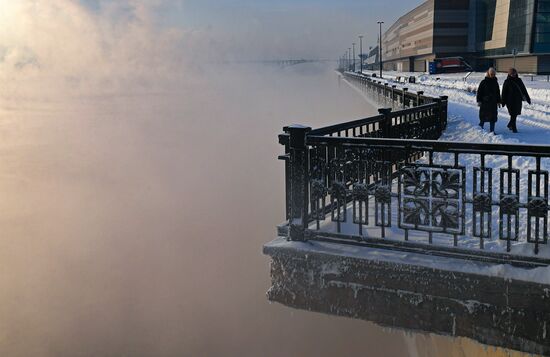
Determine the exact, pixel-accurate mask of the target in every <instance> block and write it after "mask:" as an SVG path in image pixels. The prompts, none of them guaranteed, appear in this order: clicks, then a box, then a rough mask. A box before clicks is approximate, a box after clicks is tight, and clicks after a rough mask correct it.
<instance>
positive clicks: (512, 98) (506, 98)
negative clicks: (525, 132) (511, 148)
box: [502, 68, 531, 133]
mask: <svg viewBox="0 0 550 357" xmlns="http://www.w3.org/2000/svg"><path fill="white" fill-rule="evenodd" d="M524 101H525V102H527V103H529V104H531V98H530V97H529V93H527V88H525V84H523V81H522V80H521V78H519V77H518V71H516V69H515V68H510V69H509V70H508V78H506V80H505V81H504V85H503V87H502V106H506V107H507V108H508V113H510V122H509V123H508V129H510V130H512V131H513V132H514V133H517V132H518V128H517V126H516V119H517V117H518V115H520V114H521V108H522V102H524Z"/></svg>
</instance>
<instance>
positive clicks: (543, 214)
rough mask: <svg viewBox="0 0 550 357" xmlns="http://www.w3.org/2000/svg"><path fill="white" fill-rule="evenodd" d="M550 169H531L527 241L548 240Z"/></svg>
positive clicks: (537, 242) (540, 241) (544, 242)
mask: <svg viewBox="0 0 550 357" xmlns="http://www.w3.org/2000/svg"><path fill="white" fill-rule="evenodd" d="M548 208H549V207H548V171H543V170H529V179H528V199H527V241H528V242H530V243H535V253H538V244H540V243H542V244H546V243H547V242H548Z"/></svg>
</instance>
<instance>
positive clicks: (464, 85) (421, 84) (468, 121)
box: [364, 71, 550, 145]
mask: <svg viewBox="0 0 550 357" xmlns="http://www.w3.org/2000/svg"><path fill="white" fill-rule="evenodd" d="M364 73H365V74H371V72H368V71H364ZM384 74H385V77H386V80H385V81H387V82H389V83H391V84H397V85H398V86H399V87H407V88H409V90H410V91H413V92H416V91H424V93H425V94H426V95H430V96H442V95H446V96H448V97H449V123H450V126H449V128H448V130H447V131H446V133H445V135H444V137H442V138H441V139H442V140H451V141H466V142H486V143H525V144H535V145H536V144H542V145H545V144H550V104H549V103H550V83H549V82H546V81H531V80H530V79H529V78H527V79H525V85H526V86H527V88H528V90H529V92H530V95H531V98H532V100H533V103H532V104H531V105H527V103H524V109H523V114H522V115H521V116H520V117H519V118H518V129H519V133H517V134H514V133H512V132H510V131H509V130H508V129H507V128H506V124H507V123H508V120H509V118H510V116H509V115H508V112H507V110H506V109H505V108H502V109H500V112H499V121H498V123H497V126H496V132H497V134H498V135H496V136H495V135H492V134H489V133H487V132H486V131H484V130H482V129H481V128H479V126H478V122H479V116H478V107H477V103H476V98H475V92H474V90H475V89H477V84H478V83H479V82H480V81H481V79H482V78H483V76H484V74H483V73H474V74H472V75H471V76H470V77H468V79H467V80H464V79H463V76H464V73H460V74H442V75H425V74H423V75H420V76H419V75H418V73H404V72H385V73H384ZM409 75H414V76H416V77H417V83H416V84H410V83H407V84H403V83H398V82H396V81H395V80H394V79H395V78H396V77H397V76H401V77H404V76H409ZM498 78H499V83H500V84H501V85H502V83H503V82H504V79H505V74H503V73H499V76H498ZM487 126H488V125H487Z"/></svg>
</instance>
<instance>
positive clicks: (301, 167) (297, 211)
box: [287, 125, 311, 241]
mask: <svg viewBox="0 0 550 357" xmlns="http://www.w3.org/2000/svg"><path fill="white" fill-rule="evenodd" d="M287 130H288V132H289V134H290V139H289V148H290V201H291V204H290V220H289V230H288V239H289V240H293V241H303V240H305V235H304V233H305V229H306V227H307V222H308V218H307V215H308V213H307V212H308V211H307V207H308V205H307V196H308V188H307V185H308V177H307V175H308V172H307V166H308V163H307V147H306V136H307V133H308V132H309V131H311V128H310V127H306V126H302V125H291V126H289V127H288V128H287Z"/></svg>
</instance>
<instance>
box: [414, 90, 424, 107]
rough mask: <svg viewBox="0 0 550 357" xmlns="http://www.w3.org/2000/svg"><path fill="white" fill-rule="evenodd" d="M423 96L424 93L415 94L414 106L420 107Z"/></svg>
mask: <svg viewBox="0 0 550 357" xmlns="http://www.w3.org/2000/svg"><path fill="white" fill-rule="evenodd" d="M423 95H424V92H423V91H421V90H419V91H418V92H416V106H417V107H418V106H420V105H421V103H420V102H421V101H422V96H423Z"/></svg>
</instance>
